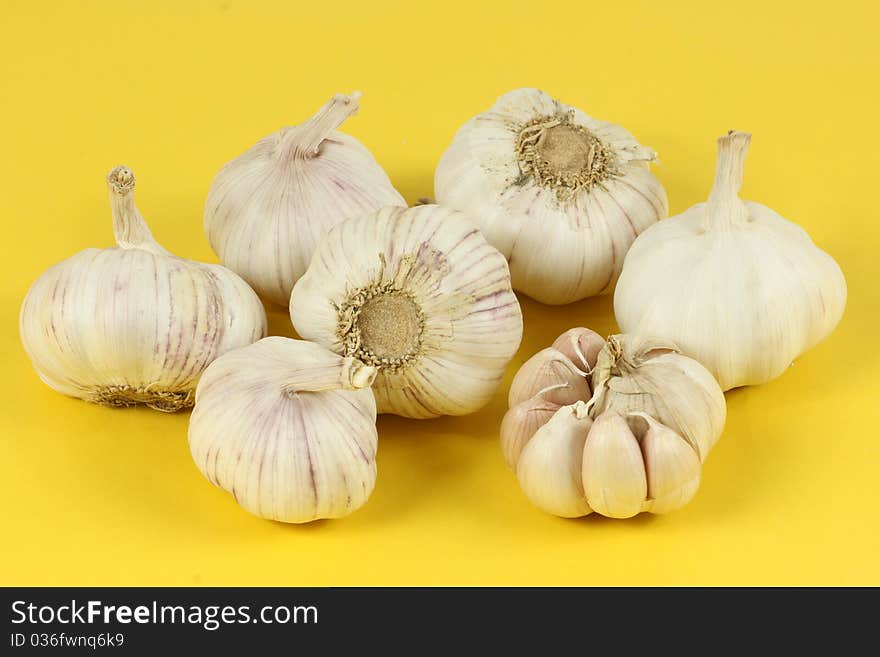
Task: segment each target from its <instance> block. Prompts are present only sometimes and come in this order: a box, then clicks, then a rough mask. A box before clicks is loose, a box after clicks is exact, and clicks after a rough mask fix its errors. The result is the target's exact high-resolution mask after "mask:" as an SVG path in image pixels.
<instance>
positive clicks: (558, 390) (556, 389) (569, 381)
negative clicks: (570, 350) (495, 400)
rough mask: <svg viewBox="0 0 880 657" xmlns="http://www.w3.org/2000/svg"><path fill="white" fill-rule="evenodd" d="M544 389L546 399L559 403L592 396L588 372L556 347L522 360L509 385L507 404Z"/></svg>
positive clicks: (530, 396)
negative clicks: (582, 369)
mask: <svg viewBox="0 0 880 657" xmlns="http://www.w3.org/2000/svg"><path fill="white" fill-rule="evenodd" d="M548 388H551V389H549V390H547V389H548ZM542 390H546V392H545V393H544V394H543V395H542V397H543V398H544V399H546V400H548V401H552V402H554V403H556V404H559V405H560V406H565V405H568V404H574V403H575V402H577V401H582V400H586V399H589V398H590V395H591V394H592V393H591V392H590V385H589V383H588V382H587V377H586V373H585V372H583V371H581V370H580V369H578V368H577V367H576V366H575V365H574V363H572V362H571V359H569V358H568V356H566V355H565V354H563V353H562V352H561V351H559V350H558V349H554V348H553V347H548V348H546V349H542V350H541V351H539V352H538V353H537V354H535V355H534V356H532V357H531V358H529V359H528V360H527V361H526V362H525V363H523V365H522V367H520V368H519V371H517V373H516V375H515V376H514V377H513V381H512V382H511V384H510V391H509V392H508V396H507V403H508V405H509V406H511V407H513V406H516V405H517V404H520V403H522V402H524V401H526V400H527V399H531V398H532V397H534V396H535V395H537V394H538V393H539V392H541V391H542Z"/></svg>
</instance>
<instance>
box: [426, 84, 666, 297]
mask: <svg viewBox="0 0 880 657" xmlns="http://www.w3.org/2000/svg"><path fill="white" fill-rule="evenodd" d="M655 161H656V154H655V153H654V151H652V150H651V149H649V148H645V147H644V146H642V145H641V144H639V143H638V142H637V141H636V140H635V138H634V137H633V136H632V135H631V134H630V133H629V132H627V131H626V130H624V129H623V128H621V127H620V126H617V125H614V124H612V123H608V122H606V121H599V120H597V119H593V118H591V117H589V116H587V115H586V114H584V113H583V112H582V111H580V110H578V109H577V108H574V107H570V106H568V105H565V104H563V103H561V102H559V101H557V100H554V99H553V98H551V97H550V96H548V95H547V94H545V93H543V92H541V91H539V90H537V89H517V90H515V91H511V92H509V93H507V94H505V95H503V96H501V97H500V98H499V99H498V100H497V101H496V103H495V105H493V106H492V108H491V109H489V110H488V111H487V112H484V113H483V114H479V115H477V116H475V117H474V118H472V119H471V120H470V121H468V122H467V123H465V124H464V126H462V127H461V128H460V129H459V130H458V132H457V133H456V135H455V137H454V139H453V141H452V144H451V145H450V146H449V148H448V149H447V150H446V152H445V153H444V154H443V156H442V158H441V160H440V163H439V164H438V165H437V170H436V172H435V176H434V192H435V195H436V197H437V202H438V203H439V204H440V205H446V206H449V207H452V208H456V209H458V210H461V211H463V212H465V213H466V214H468V215H470V216H472V217H474V218H475V219H476V220H477V221H479V223H480V230H481V231H482V232H483V234H484V235H485V236H486V239H487V240H488V241H489V243H491V244H492V245H493V246H494V247H495V248H497V249H498V250H499V251H501V253H503V254H504V256H505V257H506V258H507V259H508V261H509V263H510V275H511V279H512V281H513V287H514V289H516V290H519V291H521V292H523V293H525V294H527V295H528V296H530V297H532V298H534V299H536V300H538V301H541V302H543V303H548V304H564V303H570V302H572V301H577V300H578V299H583V298H584V297H588V296H593V295H596V294H600V293H602V292H604V291H607V290H610V289H611V287H612V286H613V285H614V282H615V281H616V280H617V276H618V275H619V274H620V270H621V267H622V265H623V257H624V254H625V253H626V251H627V249H629V247H630V245H631V244H632V242H633V240H634V239H635V238H636V236H637V235H638V234H639V233H641V232H642V231H643V230H645V229H646V228H647V227H648V226H650V225H652V224H653V223H655V222H657V221H659V220H660V219H662V218H664V217H665V216H666V215H667V212H668V202H667V199H666V192H665V191H664V189H663V187H662V185H661V184H660V182H659V181H658V180H657V178H655V177H654V176H653V174H651V172H650V171H649V168H648V164H649V163H650V162H655Z"/></svg>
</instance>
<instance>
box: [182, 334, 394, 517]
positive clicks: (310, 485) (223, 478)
mask: <svg viewBox="0 0 880 657" xmlns="http://www.w3.org/2000/svg"><path fill="white" fill-rule="evenodd" d="M375 376H376V369H375V368H374V367H371V366H369V365H364V364H363V363H362V362H360V361H358V360H356V359H354V358H349V357H347V356H346V357H342V356H338V355H336V354H334V353H332V352H330V351H327V350H326V349H324V348H323V347H321V346H319V345H316V344H312V343H310V342H304V341H302V340H291V339H289V338H281V337H270V338H265V339H263V340H260V341H259V342H257V343H255V344H252V345H249V346H247V347H243V348H241V349H236V350H235V351H231V352H229V353H228V354H226V355H224V356H222V357H220V358H218V359H217V360H216V361H214V362H213V363H212V364H211V366H210V367H208V369H207V370H206V371H205V374H204V376H203V377H202V380H201V381H200V382H199V387H198V389H197V391H196V406H195V408H194V409H193V412H192V417H191V418H190V424H189V446H190V451H191V453H192V457H193V460H194V461H195V463H196V466H198V468H199V470H200V471H201V473H202V474H203V475H205V477H207V479H208V480H209V481H210V482H211V483H212V484H214V485H215V486H218V487H220V488H222V489H223V490H226V491H228V492H230V493H232V496H233V497H234V498H235V501H236V502H238V503H239V504H240V505H241V506H242V507H244V508H245V509H246V510H247V511H248V512H250V513H252V514H254V515H257V516H260V517H262V518H269V519H271V520H280V521H281V522H292V523H302V522H310V521H312V520H317V519H319V518H340V517H342V516H346V515H348V514H350V513H352V512H353V511H355V510H357V509H358V508H359V507H361V506H362V505H363V504H364V503H365V502H366V501H367V499H368V498H369V496H370V493H371V492H372V490H373V486H374V485H375V483H376V448H377V442H378V438H377V434H376V402H375V400H374V399H373V393H371V392H370V384H371V383H372V381H373V379H374V377H375Z"/></svg>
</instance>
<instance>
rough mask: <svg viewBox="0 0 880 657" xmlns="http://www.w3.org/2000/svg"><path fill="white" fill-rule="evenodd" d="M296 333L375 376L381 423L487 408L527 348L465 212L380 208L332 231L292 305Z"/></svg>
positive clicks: (499, 264) (501, 270) (513, 305)
mask: <svg viewBox="0 0 880 657" xmlns="http://www.w3.org/2000/svg"><path fill="white" fill-rule="evenodd" d="M290 317H291V319H292V320H293V325H294V327H295V328H296V331H297V333H298V334H299V335H300V336H302V337H303V338H305V339H307V340H313V341H315V342H317V343H319V344H322V345H324V346H326V347H328V348H329V349H331V350H333V351H335V352H336V353H339V354H344V355H347V356H352V357H355V358H359V359H360V360H363V361H364V362H366V363H368V364H370V365H373V366H375V367H376V368H377V369H378V370H379V373H378V375H377V376H376V382H375V383H374V385H373V392H374V393H375V395H376V403H377V405H378V408H379V412H380V413H395V414H398V415H404V416H407V417H415V418H428V417H435V416H438V415H463V414H466V413H471V412H473V411H475V410H477V409H479V408H480V407H482V406H483V405H484V404H486V403H487V402H488V401H489V399H490V397H491V396H492V394H493V392H494V391H495V390H496V388H497V387H498V385H499V383H500V382H501V378H502V376H503V374H504V368H505V366H506V365H507V363H508V361H510V359H511V358H512V357H513V354H514V353H515V352H516V350H517V347H518V346H519V343H520V339H521V338H522V314H521V312H520V308H519V303H518V302H517V299H516V296H515V295H514V293H513V290H512V289H511V287H510V275H509V273H508V269H507V262H506V261H505V260H504V257H503V256H502V255H501V254H500V253H498V251H496V250H495V249H494V248H493V247H492V246H491V245H490V244H489V243H487V242H486V240H485V239H484V238H483V237H482V235H480V232H479V231H478V230H477V229H476V228H475V227H474V226H473V225H472V224H471V223H470V221H469V220H468V219H467V218H466V217H465V216H464V215H462V214H461V213H460V212H456V211H455V210H450V209H447V208H443V207H441V206H437V205H421V206H418V207H415V208H410V209H405V208H397V207H386V208H383V209H382V210H380V211H379V212H376V213H375V214H371V215H364V216H362V217H357V218H354V219H349V220H348V221H345V222H343V223H342V224H339V225H337V226H335V227H333V228H332V229H330V231H329V232H328V233H327V235H326V236H325V238H324V239H323V240H322V241H321V243H320V244H319V245H318V248H317V250H316V251H315V255H314V257H313V258H312V262H311V265H310V266H309V269H308V270H307V271H306V273H305V274H304V275H303V277H302V278H300V280H299V281H298V282H297V284H296V286H295V287H294V289H293V294H291V297H290Z"/></svg>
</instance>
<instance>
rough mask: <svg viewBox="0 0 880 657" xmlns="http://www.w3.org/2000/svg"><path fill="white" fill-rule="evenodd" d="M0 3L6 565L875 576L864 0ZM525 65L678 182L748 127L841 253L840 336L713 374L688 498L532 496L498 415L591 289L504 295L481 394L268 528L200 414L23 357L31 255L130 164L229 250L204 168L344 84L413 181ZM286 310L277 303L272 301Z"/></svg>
mask: <svg viewBox="0 0 880 657" xmlns="http://www.w3.org/2000/svg"><path fill="white" fill-rule="evenodd" d="M728 4H729V3H717V6H711V5H712V3H703V2H693V3H663V2H643V3H638V2H610V1H607V0H606V1H605V2H573V3H570V4H568V5H566V4H565V3H559V2H554V3H545V2H535V1H532V2H528V3H516V2H474V1H473V0H468V1H466V2H458V1H450V0H446V1H444V2H442V3H437V6H430V5H429V4H427V3H424V4H422V3H413V2H409V1H407V2H399V3H397V2H395V3H381V4H380V3H372V2H362V1H361V2H308V3H296V2H274V3H269V2H263V3H257V2H251V3H245V2H241V1H239V0H217V1H214V2H188V3H184V2H171V1H167V2H166V1H162V2H156V1H153V2H148V3H139V2H137V3H136V2H116V1H114V2H47V3H34V2H9V0H4V2H3V4H2V8H0V88H2V103H0V148H2V154H0V217H2V226H3V235H4V239H3V245H4V247H5V248H4V257H3V258H2V271H0V281H2V283H0V294H2V298H0V327H2V333H0V344H2V353H3V375H2V377H0V399H2V409H0V410H2V412H0V439H2V447H3V449H2V456H0V497H2V500H3V520H2V524H3V526H4V530H3V539H2V540H0V564H2V565H0V583H2V584H21V585H33V584H40V585H44V584H45V585H49V584H108V585H117V584H119V585H126V584H127V585H132V584H138V585H148V584H156V585H174V584H177V585H188V584H205V585H208V584H210V585H244V584H254V585H273V584H274V585H307V584H308V585H343V584H352V585H354V584H875V585H876V584H880V565H878V564H880V559H878V555H880V521H878V501H880V500H878V480H880V459H878V457H880V437H878V436H880V434H878V429H880V411H878V408H880V404H878V391H880V384H878V375H880V367H878V347H877V344H876V338H877V322H878V320H880V314H878V297H880V293H878V288H880V282H878V275H880V252H878V249H877V247H878V223H880V215H878V200H877V199H878V191H877V190H878V176H877V167H878V164H877V162H878V160H877V157H878V153H880V139H878V133H880V131H878V130H877V127H876V124H877V117H878V111H880V107H878V98H880V88H878V71H880V66H878V65H880V47H878V41H877V36H876V29H875V28H876V25H877V22H878V20H880V11H878V9H877V8H876V4H875V3H870V2H864V3H856V2H835V3H833V4H832V5H829V4H828V3H827V2H822V3H819V2H803V1H799V2H791V3H783V2H779V3H774V2H767V1H766V0H760V1H759V2H751V1H748V2H737V3H735V4H734V5H731V6H728ZM522 86H537V87H540V88H542V89H544V90H546V91H548V92H550V93H551V94H553V95H554V96H556V97H558V98H560V99H562V100H564V101H565V102H568V103H570V104H573V105H576V106H578V107H581V108H582V109H583V110H585V111H586V112H587V113H589V114H592V115H594V116H596V117H599V118H603V119H608V120H612V121H614V122H617V123H620V124H622V125H624V126H626V127H627V128H629V129H630V130H631V131H632V132H633V133H634V134H635V135H636V136H637V137H638V138H639V139H640V141H641V142H642V143H644V144H647V145H650V146H651V147H653V148H655V149H656V150H657V151H658V152H659V153H660V157H661V160H662V165H661V166H659V167H657V168H656V169H655V170H656V172H657V174H658V175H659V177H660V178H661V180H662V181H663V183H664V185H665V186H666V189H667V191H668V193H669V198H670V203H671V211H672V213H673V214H675V213H677V212H681V211H682V210H684V209H685V208H687V207H689V206H690V205H692V204H693V203H696V202H698V201H701V200H703V199H705V197H706V195H707V193H708V190H709V186H710V183H711V180H712V176H713V167H714V155H715V138H716V137H718V136H719V135H720V134H722V133H723V132H725V131H726V130H727V129H729V128H737V129H741V130H748V131H751V132H752V133H753V135H754V137H753V141H752V148H751V153H750V155H749V161H748V165H747V171H746V181H745V187H744V196H745V197H747V198H751V199H754V200H758V201H761V202H763V203H765V204H767V205H769V206H771V207H773V208H774V209H776V210H777V211H779V212H780V213H781V214H782V215H783V216H785V217H788V218H790V219H792V220H795V221H797V222H799V223H800V224H801V225H802V226H804V227H805V228H806V229H807V230H808V231H809V232H810V234H811V235H812V236H813V238H814V239H815V241H816V242H817V243H818V244H819V245H820V246H822V247H823V248H824V249H826V250H827V251H828V252H830V253H831V254H833V255H834V257H835V258H836V259H837V260H838V261H839V262H840V264H841V266H842V267H843V270H844V272H845V274H846V276H847V281H848V283H849V292H850V298H849V304H848V308H847V311H846V314H845V316H844V319H843V321H842V323H841V324H840V326H839V328H838V329H837V331H836V332H835V333H834V335H833V336H832V337H831V338H830V339H828V340H827V341H825V342H824V343H822V344H821V345H820V346H818V347H816V348H815V349H814V350H812V351H811V352H809V353H808V354H806V355H805V356H803V357H802V358H800V359H799V360H798V361H797V362H796V363H795V365H794V367H793V368H792V369H791V370H790V371H789V372H787V373H786V374H785V375H784V376H783V377H782V378H780V379H778V380H777V381H775V382H773V383H770V384H768V385H764V386H761V387H759V388H752V389H746V390H738V391H735V392H732V393H729V394H728V395H727V400H728V404H729V420H728V424H727V427H726V430H725V433H724V436H723V437H722V439H721V441H720V442H719V444H718V446H717V447H716V448H715V450H714V451H713V453H712V454H711V456H710V458H709V460H708V462H707V463H706V466H705V469H704V480H703V484H702V489H701V490H700V492H699V494H698V496H697V498H696V499H695V500H694V501H693V502H692V503H691V504H690V505H689V506H688V507H687V508H686V509H684V510H682V511H680V512H677V513H674V514H671V515H668V516H664V517H653V516H643V517H639V518H637V519H635V520H629V521H613V520H607V519H602V518H598V517H590V518H587V519H584V520H574V521H573V520H562V519H558V518H554V517H551V516H548V515H544V514H542V513H541V512H539V511H538V510H536V509H535V508H533V507H532V506H530V505H529V503H528V502H527V501H526V499H525V498H524V496H523V495H522V493H521V492H520V490H519V488H518V486H517V483H516V481H515V478H514V477H513V475H512V474H511V473H510V472H508V471H507V469H506V468H505V465H504V463H503V461H502V459H501V455H500V451H499V447H498V439H497V428H498V424H499V421H500V419H501V416H502V414H503V412H504V410H505V408H506V405H505V401H504V400H505V397H506V391H507V384H508V383H509V380H510V376H511V375H512V373H513V371H514V370H515V368H516V367H517V366H518V365H519V364H520V363H522V362H523V361H524V360H525V359H526V358H528V357H529V356H530V355H531V354H533V353H534V352H535V351H537V350H538V349H540V348H542V347H544V346H546V345H548V344H549V343H550V342H551V341H552V340H553V338H554V337H555V336H556V335H557V334H559V333H560V332H562V331H563V330H564V329H566V328H568V327H570V326H572V325H578V324H580V325H585V326H589V327H592V328H594V329H596V330H598V331H600V332H602V333H609V332H612V331H614V329H615V326H614V319H613V315H612V312H611V300H610V298H609V297H604V298H596V299H590V300H587V301H584V302H581V303H578V304H574V305H572V306H570V307H567V308H548V307H542V306H540V305H539V304H537V303H534V302H532V301H529V300H527V299H523V300H522V303H523V311H524V315H525V326H526V329H525V337H524V341H523V345H522V348H521V350H520V352H519V354H518V355H517V357H516V358H515V360H514V362H513V363H512V364H511V367H510V368H509V371H508V376H507V379H506V380H505V384H504V386H502V388H501V389H500V390H499V391H498V394H497V395H496V396H495V399H494V400H493V401H492V403H491V404H490V405H489V407H487V408H486V409H485V410H483V411H482V412H480V413H477V414H476V415H473V416H470V417H464V418H446V419H440V420H437V421H427V422H418V421H406V420H402V419H399V418H393V417H382V418H380V420H379V431H380V447H379V481H378V485H377V487H376V490H375V492H374V494H373V496H372V498H371V499H370V501H369V503H368V504H367V506H365V507H364V508H363V509H362V510H361V511H359V512H357V513H356V514H354V515H353V516H351V517H350V518H348V519H345V520H341V521H333V522H319V523H314V524H312V525H310V526H286V525H282V524H277V523H272V522H268V521H264V520H260V519H258V518H254V517H251V516H249V515H247V514H246V513H245V512H244V511H242V510H241V509H239V508H238V507H237V506H236V505H235V503H234V502H233V501H232V499H231V497H230V496H229V495H227V494H226V493H224V492H222V491H220V490H219V489H215V488H213V487H212V486H210V485H209V484H208V482H207V481H205V480H204V479H203V478H202V477H201V475H200V474H199V473H198V471H197V470H196V468H195V466H194V465H193V464H192V462H191V460H190V456H189V451H188V447H187V442H186V427H187V415H185V414H179V415H176V416H168V415H164V414H161V413H157V412H153V411H149V410H142V409H137V410H111V409H105V408H99V407H96V406H92V405H89V404H85V403H83V402H80V401H76V400H72V399H67V398H65V397H62V396H61V395H59V394H57V393H55V392H53V391H51V390H50V389H49V388H47V387H46V386H44V385H43V384H42V383H40V381H39V380H38V379H37V376H36V375H35V373H34V372H33V370H32V369H31V366H30V364H29V362H28V361H27V358H26V357H25V354H24V352H23V350H22V348H21V346H20V343H19V339H18V330H17V315H18V309H19V306H20V304H21V300H22V298H23V296H24V294H25V292H26V290H27V288H28V286H29V285H30V284H31V283H32V282H33V281H34V280H35V279H36V278H37V277H38V276H39V275H40V274H41V273H42V272H43V271H44V270H45V269H47V268H48V267H49V266H50V265H52V264H54V263H55V262H58V261H59V260H61V259H63V258H66V257H67V256H69V255H72V254H73V253H75V252H77V251H79V250H81V249H83V248H86V247H90V246H100V247H106V246H109V245H111V243H112V232H111V222H110V212H109V208H108V203H107V192H106V187H105V183H104V176H105V174H106V172H107V171H108V170H109V169H110V168H111V167H113V166H114V165H116V164H118V163H120V162H124V163H126V164H127V165H129V166H130V167H132V169H133V170H134V171H135V173H136V174H137V176H138V192H137V198H138V203H139V205H140V208H141V210H142V211H143V213H144V215H145V216H146V217H147V219H148V220H149V222H150V225H151V227H152V229H153V232H154V233H155V235H156V236H157V238H158V239H159V240H160V242H162V243H163V245H164V246H166V247H167V248H168V249H170V250H171V251H172V252H174V253H176V254H179V255H182V256H186V257H190V258H194V259H199V260H205V261H211V262H214V261H216V259H215V256H214V254H213V253H212V252H211V250H210V248H209V246H208V243H207V240H206V238H205V236H204V234H203V231H202V205H203V202H204V199H205V195H206V193H207V190H208V185H209V184H210V181H211V178H212V177H213V175H214V174H215V173H216V171H217V170H218V168H219V167H220V166H221V165H222V164H223V163H224V162H226V161H227V160H229V159H231V158H232V157H234V156H236V155H238V154H239V153H240V152H242V151H243V150H244V149H245V148H246V147H248V146H249V145H251V144H252V143H253V142H254V141H256V140H257V139H258V138H259V137H262V136H263V135H265V134H268V133H270V132H273V131H275V130H276V129H278V128H279V127H281V126H283V125H288V124H291V123H297V122H299V121H301V120H303V119H305V118H306V117H307V116H308V115H310V114H311V113H312V112H313V111H314V110H315V109H317V108H318V107H319V106H320V105H321V104H322V103H324V102H325V101H326V100H327V99H328V98H329V97H330V96H331V95H332V94H333V93H336V92H349V91H352V90H355V89H357V90H361V91H363V92H364V96H363V98H362V102H361V111H360V113H359V115H358V116H356V117H354V118H352V119H351V120H350V121H349V122H348V123H347V124H346V125H345V127H344V129H345V130H346V131H348V132H350V133H351V134H353V135H355V136H356V137H358V138H359V139H360V140H362V141H363V143H364V144H366V145H367V146H368V147H369V148H370V149H371V150H372V151H373V153H374V154H375V155H376V157H377V158H378V160H379V161H380V162H381V163H382V164H383V165H384V166H385V168H386V170H387V171H388V172H389V175H390V176H391V179H392V180H393V182H394V183H395V185H396V186H397V187H398V189H400V190H401V192H402V193H403V194H404V195H405V196H406V198H407V199H408V200H409V201H410V202H412V201H415V199H417V198H418V197H420V196H427V195H431V194H432V193H433V190H432V180H433V167H434V165H435V163H436V162H437V160H438V158H439V156H440V154H441V152H442V151H443V149H444V148H445V147H446V146H447V145H448V143H449V142H450V140H451V138H452V135H453V133H454V131H455V130H456V129H457V127H458V126H459V125H460V124H461V123H463V122H464V121H465V120H466V119H468V118H469V117H470V116H472V115H473V114H475V113H478V112H480V111H483V110H485V109H487V108H488V107H489V106H490V105H491V104H492V103H493V101H494V100H495V98H496V97H497V96H498V95H500V94H502V93H503V92H505V91H508V90H510V89H513V88H516V87H522ZM272 327H273V329H274V331H275V332H281V333H285V332H288V333H289V331H290V326H289V323H288V321H287V318H286V315H285V314H284V313H281V312H278V313H275V314H273V316H272Z"/></svg>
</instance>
